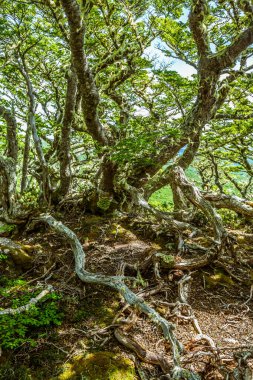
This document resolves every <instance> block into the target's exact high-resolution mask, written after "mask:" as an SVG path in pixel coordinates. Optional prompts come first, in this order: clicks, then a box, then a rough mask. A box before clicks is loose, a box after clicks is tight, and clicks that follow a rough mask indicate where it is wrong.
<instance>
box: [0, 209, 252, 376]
mask: <svg viewBox="0 0 253 380" xmlns="http://www.w3.org/2000/svg"><path fill="white" fill-rule="evenodd" d="M62 221H63V222H64V223H65V224H66V225H67V226H68V227H69V228H71V229H72V230H73V231H75V233H76V234H77V236H78V237H79V239H80V241H81V243H82V244H83V248H84V250H85V252H86V269H87V270H89V271H91V272H99V273H103V274H107V275H115V274H122V273H123V272H122V271H124V274H125V275H127V276H132V277H133V276H134V277H136V281H128V282H127V283H128V285H129V287H130V288H131V289H132V290H133V291H134V292H136V293H139V294H141V296H142V297H143V298H144V300H145V301H146V302H147V303H148V304H149V305H151V306H152V307H154V308H155V309H156V310H157V311H158V312H159V313H160V314H161V315H162V316H164V317H165V318H167V320H169V321H170V322H172V323H173V324H174V325H175V335H176V337H177V339H178V340H179V341H180V342H181V343H182V344H183V346H184V353H183V354H182V363H183V366H184V367H185V368H188V369H191V370H194V371H195V372H197V373H198V374H199V376H200V378H201V379H208V380H211V379H214V380H215V379H217V380H218V379H246V380H247V379H252V377H250V376H252V373H253V372H251V368H252V371H253V297H252V287H251V284H250V283H249V284H246V285H245V284H244V285H242V284H241V283H239V282H238V281H236V276H234V278H233V276H232V277H229V276H228V275H227V274H226V276H225V275H224V278H225V280H226V281H225V280H224V278H222V277H219V278H218V277H217V268H215V267H214V266H212V265H209V266H207V267H203V268H201V269H199V270H195V271H192V272H189V271H186V272H182V271H178V270H175V269H173V268H172V269H171V268H163V267H160V270H159V272H160V276H161V278H160V279H157V278H156V276H155V271H154V266H153V264H152V260H151V264H150V265H149V266H148V267H147V268H145V271H142V270H140V271H138V267H139V266H141V264H142V263H143V262H144V261H145V259H146V258H147V256H149V255H152V252H156V251H161V252H169V253H170V255H174V256H175V258H176V260H180V259H181V258H189V257H190V255H191V254H190V253H189V252H188V253H187V252H186V253H185V254H182V253H181V254H180V257H178V254H177V248H176V243H175V237H174V236H173V235H171V234H167V235H166V232H165V233H164V231H163V233H159V226H158V227H157V229H156V228H153V227H152V228H151V227H150V225H151V224H152V223H148V222H147V224H145V223H144V224H143V225H142V224H141V223H140V224H138V223H132V221H131V220H130V221H129V219H127V220H126V219H122V218H116V217H115V218H114V219H106V218H103V217H98V216H92V215H90V216H80V217H76V216H74V217H72V216H71V215H67V216H65V217H64V218H62ZM152 231H153V232H152ZM14 239H15V240H18V241H19V242H22V243H25V244H30V245H39V246H40V248H39V249H37V251H36V252H35V253H34V259H33V266H32V267H31V268H30V269H29V270H27V271H26V272H25V273H23V274H22V276H23V277H24V278H25V279H26V280H28V281H32V282H33V283H34V285H36V284H37V283H38V282H39V283H41V284H42V285H43V284H51V285H52V286H53V287H54V289H55V291H57V292H58V293H59V294H61V295H62V299H61V301H60V302H61V308H62V310H63V312H64V321H63V324H62V325H61V326H60V327H57V328H52V329H49V330H48V331H47V333H48V336H47V338H43V339H41V340H40V341H39V342H38V345H37V347H35V348H29V347H27V346H23V347H21V348H19V349H16V350H14V351H12V352H6V353H5V352H3V354H2V356H1V357H0V365H1V366H3V367H4V366H7V364H9V365H11V366H12V367H13V368H14V370H13V371H12V372H10V371H9V372H8V371H7V370H6V371H5V372H4V371H2V372H1V375H0V378H1V379H4V375H3V373H6V374H7V373H8V378H10V379H17V378H20V379H25V378H27V379H48V380H49V379H63V377H60V376H61V374H62V373H63V369H64V368H65V367H66V363H72V361H73V360H74V358H76V357H78V355H82V354H83V353H84V352H113V353H115V354H120V355H121V356H123V357H124V358H129V359H130V360H131V361H132V362H133V363H134V365H135V373H136V375H135V378H136V379H162V376H163V375H164V373H163V371H162V368H161V367H160V366H159V365H154V364H152V363H144V362H143V361H142V360H140V359H138V358H137V355H136V354H135V353H134V352H133V351H131V350H129V349H128V348H126V347H125V346H123V345H122V344H120V343H119V342H118V341H117V339H116V338H115V335H114V330H115V328H116V327H117V325H118V324H119V323H121V324H122V323H124V321H126V320H127V321H128V322H129V321H130V320H132V323H131V324H130V325H129V326H128V328H127V334H128V336H129V337H130V338H131V339H133V340H134V341H137V342H138V343H139V344H140V345H141V346H142V347H144V348H145V349H146V350H149V351H151V352H155V353H157V354H159V355H162V356H164V357H166V358H167V360H168V362H170V361H171V360H172V356H171V349H170V345H169V343H168V342H165V341H164V339H163V336H162V333H161V331H160V330H159V328H158V327H157V326H155V325H154V324H153V323H152V322H151V321H150V320H149V319H148V318H147V317H146V316H144V315H143V314H140V313H138V312H137V311H134V310H132V309H131V308H130V307H127V306H126V304H125V302H124V300H123V299H122V298H121V297H120V296H119V295H118V294H117V293H116V292H114V291H111V290H110V289H106V288H105V287H101V286H94V285H90V284H88V285H86V284H84V283H82V282H81V281H80V280H79V279H78V278H77V276H76V275H75V274H74V258H73V254H72V251H71V248H70V246H69V245H68V243H66V242H65V241H64V239H62V238H61V237H59V236H58V235H57V234H56V233H54V232H52V231H51V230H50V229H49V228H47V227H45V226H42V225H39V226H37V227H36V228H35V229H33V230H30V231H29V230H28V231H24V232H19V234H18V235H17V236H15V237H14ZM238 249H239V248H238ZM246 254H247V255H248V256H250V255H252V254H253V247H252V252H251V250H250V249H247V252H246ZM123 263H124V264H126V265H124V266H123V265H122V264H123ZM127 264H130V266H128V265H127ZM219 273H220V272H219ZM234 273H236V272H234ZM185 274H190V277H191V280H190V282H189V284H188V297H187V302H188V304H189V305H190V306H189V307H190V309H189V307H188V306H187V307H186V306H182V305H181V306H180V305H179V304H178V301H179V292H178V281H180V279H181V278H182V277H183V276H184V275H185ZM215 276H216V277H215ZM228 277H229V278H230V280H229V281H228V280H227V279H228ZM217 278H218V280H217ZM216 280H217V281H216ZM189 310H190V313H189ZM193 316H194V317H195V319H196V320H197V321H198V324H199V327H200V329H201V331H202V337H201V336H199V334H198V332H197V331H196V329H195V328H194V323H193ZM122 321H123V322H122ZM205 336H208V338H210V341H211V342H213V343H214V347H212V345H211V344H210V341H209V340H208V339H205ZM21 363H22V366H23V367H22V368H24V370H23V373H26V371H25V368H29V371H30V372H29V376H30V377H29V376H28V375H27V377H25V375H24V377H22V376H23V375H21V374H17V373H19V372H17V371H16V370H15V368H17V367H18V366H20V364H21ZM64 366H65V367H64ZM6 368H7V367H6ZM246 369H247V370H246ZM245 371H246V372H245ZM1 376H2V377H1ZM75 376H76V377H75ZM75 376H74V375H73V377H71V376H70V377H69V378H73V379H79V378H80V379H81V378H84V379H85V377H78V375H75ZM236 376H237V377H236ZM247 376H248V377H247ZM66 378H67V377H66ZM94 380H95V379H94ZM122 380H123V379H122Z"/></svg>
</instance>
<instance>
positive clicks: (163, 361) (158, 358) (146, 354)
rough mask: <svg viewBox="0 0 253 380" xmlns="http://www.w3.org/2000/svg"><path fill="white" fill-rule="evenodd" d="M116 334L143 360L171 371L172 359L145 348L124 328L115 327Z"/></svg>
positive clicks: (121, 341) (118, 338)
mask: <svg viewBox="0 0 253 380" xmlns="http://www.w3.org/2000/svg"><path fill="white" fill-rule="evenodd" d="M114 335H115V337H116V338H117V340H118V341H119V342H120V343H121V344H123V345H124V346H125V347H127V348H128V349H130V350H132V351H134V352H135V353H136V355H137V356H138V357H139V358H140V359H141V360H142V361H143V362H145V363H150V364H156V365H159V366H160V367H161V368H162V370H163V372H164V373H168V372H169V370H170V368H171V365H172V361H171V360H169V359H168V358H166V357H165V356H163V355H159V354H157V353H155V352H151V351H149V350H147V349H145V348H144V347H142V346H141V345H140V344H139V343H138V342H136V341H135V340H134V339H132V338H130V337H129V334H126V333H125V332H124V330H123V329H122V328H117V329H115V331H114Z"/></svg>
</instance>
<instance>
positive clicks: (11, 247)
mask: <svg viewBox="0 0 253 380" xmlns="http://www.w3.org/2000/svg"><path fill="white" fill-rule="evenodd" d="M33 249H34V247H31V246H29V245H23V244H19V243H16V242H14V241H12V240H10V239H7V238H3V237H1V238H0V251H1V252H2V253H4V254H6V255H8V256H9V257H11V258H12V260H13V261H14V263H15V264H17V265H21V266H24V267H26V266H29V265H30V264H31V261H32V257H31V256H30V254H29V253H30V252H31V251H32V250H33Z"/></svg>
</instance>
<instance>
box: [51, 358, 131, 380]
mask: <svg viewBox="0 0 253 380" xmlns="http://www.w3.org/2000/svg"><path fill="white" fill-rule="evenodd" d="M70 379H71V380H81V379H83V380H84V379H85V380H123V379H124V380H137V376H136V373H135V369H134V364H133V362H132V361H131V360H129V359H127V358H124V357H122V356H120V355H118V354H115V353H113V352H93V353H89V354H87V355H85V356H77V357H75V358H74V359H73V360H72V362H71V363H67V364H66V365H65V366H64V370H63V372H62V373H61V374H60V375H59V377H58V380H70Z"/></svg>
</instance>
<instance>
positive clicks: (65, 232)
mask: <svg viewBox="0 0 253 380" xmlns="http://www.w3.org/2000/svg"><path fill="white" fill-rule="evenodd" d="M37 220H38V221H41V222H44V223H47V224H48V225H49V226H50V227H52V228H53V229H54V230H55V231H57V232H58V233H60V234H61V235H62V236H64V237H65V238H66V239H67V240H68V241H69V243H70V245H71V248H72V250H73V253H74V257H75V272H76V274H77V275H78V277H79V278H80V279H81V280H82V281H84V282H87V283H94V284H101V285H106V286H109V287H110V288H112V289H115V290H117V291H118V292H119V293H120V294H121V295H122V296H123V298H124V299H125V301H126V302H127V303H128V304H129V305H131V306H134V307H136V308H137V309H138V310H140V311H141V312H143V313H144V314H146V315H147V316H148V317H149V318H150V319H151V320H152V321H153V322H154V323H155V324H157V325H158V326H159V327H161V328H162V331H163V335H164V338H165V339H166V340H167V341H169V342H170V344H171V350H172V356H173V370H172V379H181V378H182V379H183V378H184V377H183V376H185V374H186V373H187V376H188V379H198V377H196V376H197V375H194V374H192V373H191V372H190V371H188V370H184V369H183V368H182V367H181V364H180V354H181V352H182V345H181V344H180V343H179V342H178V340H177V339H176V337H175V336H174V333H173V330H174V325H173V324H172V323H169V322H168V321H167V320H166V319H164V318H163V317H161V316H160V315H159V313H157V312H156V311H155V310H154V309H153V308H151V307H150V306H148V305H147V304H146V303H145V302H144V300H143V299H142V298H141V297H139V296H137V295H136V294H135V293H133V292H132V291H131V290H130V289H129V288H128V287H127V286H126V285H125V284H124V282H123V280H124V278H122V277H120V276H104V275H101V274H94V273H90V272H88V271H86V270H85V269H84V267H85V252H84V251H83V247H82V245H81V243H80V241H79V240H78V238H77V236H76V234H75V233H74V232H73V231H71V230H70V229H69V228H68V227H66V226H65V225H64V224H63V223H61V222H60V221H57V220H56V219H54V218H53V217H52V216H51V215H42V216H40V217H39V218H38V219H37ZM180 376H181V377H180Z"/></svg>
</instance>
